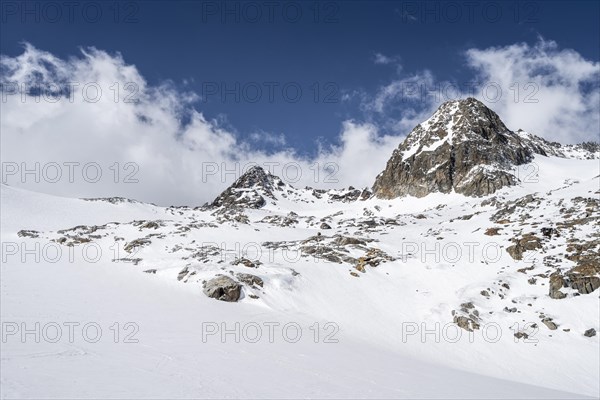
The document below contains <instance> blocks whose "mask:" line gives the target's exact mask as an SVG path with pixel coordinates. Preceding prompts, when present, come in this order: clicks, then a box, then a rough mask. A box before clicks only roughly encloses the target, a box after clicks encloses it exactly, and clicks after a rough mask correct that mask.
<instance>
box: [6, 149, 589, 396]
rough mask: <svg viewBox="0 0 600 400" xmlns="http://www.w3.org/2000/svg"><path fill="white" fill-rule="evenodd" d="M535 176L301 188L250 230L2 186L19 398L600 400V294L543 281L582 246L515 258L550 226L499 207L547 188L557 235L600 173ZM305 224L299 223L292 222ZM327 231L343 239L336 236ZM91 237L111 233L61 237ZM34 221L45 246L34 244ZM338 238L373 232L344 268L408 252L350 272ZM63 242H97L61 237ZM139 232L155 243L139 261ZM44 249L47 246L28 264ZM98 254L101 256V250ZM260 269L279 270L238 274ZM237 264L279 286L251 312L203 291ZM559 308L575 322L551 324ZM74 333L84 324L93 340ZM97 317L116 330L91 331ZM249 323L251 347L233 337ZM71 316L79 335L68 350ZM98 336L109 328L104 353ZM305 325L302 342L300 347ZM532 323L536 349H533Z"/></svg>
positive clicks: (543, 162)
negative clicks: (368, 193)
mask: <svg viewBox="0 0 600 400" xmlns="http://www.w3.org/2000/svg"><path fill="white" fill-rule="evenodd" d="M519 168H520V169H521V170H520V171H519V172H520V173H521V176H520V177H521V178H522V179H521V180H522V181H523V183H522V184H521V185H520V186H518V187H512V188H506V189H504V190H502V191H500V192H498V193H496V195H495V196H490V197H488V198H487V199H474V198H467V197H464V196H462V195H457V194H446V195H444V194H432V195H429V196H427V197H425V198H421V199H418V200H417V199H414V198H411V197H404V198H399V199H395V200H378V199H374V198H371V199H368V200H365V201H353V202H339V201H331V199H330V195H329V194H327V195H325V196H323V197H322V198H321V199H319V198H316V197H315V196H314V195H312V194H311V192H310V191H309V190H300V189H289V188H286V190H288V195H287V196H286V197H285V198H283V197H281V196H279V195H278V197H277V200H271V199H269V200H268V202H267V205H266V206H265V207H263V208H260V209H256V210H243V211H241V212H240V213H241V214H242V215H243V216H244V217H245V218H247V223H244V222H243V221H242V222H240V221H236V220H232V219H228V218H229V217H230V216H229V215H228V214H227V213H221V214H219V213H218V212H215V211H214V210H212V209H192V208H179V209H177V208H165V207H158V206H154V205H149V204H143V203H137V202H126V201H125V202H116V204H112V203H110V202H106V201H84V200H79V199H66V198H59V197H53V196H48V195H45V194H40V193H34V192H28V191H24V190H20V189H16V188H13V187H8V186H2V197H1V200H2V209H1V210H2V219H1V226H2V232H1V233H2V242H3V262H2V267H1V268H2V269H1V279H0V281H1V287H2V303H1V304H2V310H1V319H2V330H3V337H2V359H1V369H2V375H1V386H2V390H1V391H2V393H1V395H2V398H17V397H18V398H31V397H33V398H56V397H60V398H98V397H103V398H104V397H107V398H130V397H135V398H167V397H173V398H198V397H202V398H225V397H235V398H240V397H243V398H248V397H252V398H271V397H273V398H275V397H277V398H298V397H317V398H325V397H326V398H367V397H368V398H580V397H581V398H583V397H596V398H597V397H598V396H599V395H600V389H599V385H598V380H597V377H598V376H599V375H600V360H599V356H598V354H599V342H598V336H595V337H585V336H583V332H584V331H585V330H586V329H588V328H595V329H596V330H600V327H599V321H598V315H599V314H600V307H599V302H598V292H597V291H596V292H594V293H591V294H588V295H581V296H576V295H574V294H572V293H569V296H568V298H566V299H563V300H555V299H551V298H549V297H548V295H547V293H548V284H547V283H546V284H545V285H542V283H541V282H542V281H544V279H543V278H538V280H539V282H538V283H537V284H535V285H532V284H528V283H527V278H528V277H529V276H532V277H533V275H532V274H533V273H534V272H540V273H542V272H544V271H543V270H544V265H543V264H542V263H541V262H540V259H541V257H542V256H544V257H546V256H552V255H557V256H558V254H559V253H560V251H562V249H563V248H564V246H565V243H563V242H564V240H565V238H564V237H561V238H558V239H552V240H555V241H553V242H552V241H551V242H549V243H548V245H547V246H546V245H545V247H544V249H543V251H540V252H538V253H535V252H530V253H532V254H530V257H527V258H525V259H524V260H522V261H515V260H513V259H512V258H511V257H509V256H508V255H507V253H506V251H505V249H506V247H507V246H508V245H510V243H511V242H510V239H511V238H512V237H513V236H514V235H518V234H521V233H523V232H524V231H527V230H528V229H535V230H536V231H537V230H538V229H539V227H538V226H537V225H536V226H535V227H534V226H532V224H531V222H522V221H523V220H521V222H520V223H519V220H518V219H517V218H516V217H515V218H512V219H511V222H510V223H505V224H502V225H494V222H492V220H491V217H492V215H493V214H494V213H495V212H497V209H496V208H494V207H493V206H492V205H490V204H486V203H483V202H484V201H485V200H490V199H491V198H495V199H496V200H497V201H501V202H510V201H514V200H517V199H520V198H522V197H523V196H526V195H528V194H532V193H537V194H538V195H539V197H540V198H541V199H542V200H540V201H543V203H542V204H541V205H540V206H539V207H537V209H536V208H532V209H531V210H530V209H528V210H527V212H528V213H529V214H532V215H533V216H532V218H531V219H533V220H535V221H537V222H539V223H540V224H542V225H540V226H545V225H543V224H550V225H552V224H554V223H555V222H556V220H557V218H558V217H559V216H560V215H561V214H560V209H561V208H564V207H567V206H569V205H572V206H573V207H575V208H577V207H580V205H579V204H580V203H577V201H576V200H573V199H576V198H578V197H583V198H587V197H596V198H597V197H598V194H597V193H598V188H599V180H598V175H599V173H600V171H599V170H598V161H597V160H571V159H560V158H555V157H541V156H539V157H536V159H535V160H534V162H533V163H532V164H530V165H528V166H521V167H519ZM482 203H483V204H482ZM217 211H218V210H217ZM518 211H519V210H517V211H516V212H518ZM581 211H582V212H583V211H584V210H581ZM292 212H293V214H291V213H292ZM516 212H515V215H517V214H516ZM595 213H596V214H597V210H595ZM225 217H227V218H225ZM265 217H267V218H266V219H265ZM286 217H287V218H289V219H290V220H291V221H292V222H289V221H287V222H285V223H283V222H282V221H283V220H284V219H285V218H286ZM223 218H225V219H223ZM134 221H143V222H140V223H137V222H134ZM293 221H296V222H293ZM371 221H374V222H371ZM526 221H530V220H526ZM147 222H155V223H156V225H146V223H147ZM288 222H289V224H288ZM322 222H326V223H328V224H329V225H330V226H331V228H332V229H321V228H320V224H321V223H322ZM105 224H106V225H105ZM79 225H86V226H88V227H89V226H93V225H96V226H97V227H98V228H97V230H94V231H93V232H89V230H87V229H86V228H78V229H75V230H73V231H65V232H59V231H60V230H64V229H68V228H73V227H76V226H79ZM492 226H501V227H502V229H501V230H500V234H499V235H498V236H487V235H484V234H483V232H484V231H485V230H486V228H488V227H492ZM23 229H25V230H35V231H37V233H36V234H34V235H33V236H35V235H38V237H31V236H19V235H18V234H17V232H19V231H20V230H23ZM576 229H578V230H577V231H576V234H577V235H579V236H581V237H586V236H593V235H595V234H598V228H597V225H596V226H594V225H589V224H588V225H582V226H579V227H577V228H576ZM318 232H320V233H321V236H320V238H319V239H314V240H316V241H317V242H318V241H319V240H321V241H322V243H325V244H327V243H330V242H331V241H334V240H336V239H335V238H336V236H334V235H341V236H344V237H351V238H361V239H368V240H373V241H366V242H365V244H364V245H357V246H352V245H350V246H341V247H340V248H341V249H343V251H341V254H342V255H343V256H346V255H347V256H348V257H352V258H356V259H358V258H360V257H361V256H362V257H364V256H365V254H366V252H367V251H368V250H369V249H373V248H377V249H379V250H381V251H383V252H384V253H386V254H387V255H389V256H390V257H393V258H395V259H394V260H388V261H386V260H382V261H381V263H380V264H379V265H377V267H367V269H366V271H365V272H364V273H360V272H359V273H356V270H355V269H354V268H353V266H352V265H350V264H348V263H346V262H343V263H337V262H332V261H329V260H327V259H323V258H320V257H313V256H310V255H309V256H306V254H302V251H303V250H302V249H306V247H304V246H307V243H308V244H309V245H310V243H313V242H312V241H311V240H312V239H310V238H313V237H314V236H315V235H316V234H317V233H318ZM69 235H71V236H69ZM61 237H69V238H70V239H69V240H71V239H72V238H73V237H75V238H87V239H90V242H83V243H82V244H78V245H75V246H72V247H69V246H64V245H57V244H56V243H57V242H56V241H57V240H59V239H60V238H61ZM139 238H147V239H148V240H149V243H148V244H146V245H143V246H141V248H139V249H137V248H136V249H135V251H134V252H132V253H128V252H127V251H125V250H124V247H125V244H126V243H131V242H132V241H133V240H135V239H139ZM305 241H308V242H305ZM36 243H38V244H39V250H38V251H35V250H34V251H32V252H30V253H31V254H28V253H27V251H26V250H27V249H35V245H36ZM269 243H271V244H269ZM282 243H283V244H282ZM465 243H470V244H472V245H471V246H475V247H474V248H475V249H476V250H475V251H473V253H472V254H471V253H469V251H468V250H469V247H468V246H469V245H466V244H465ZM15 245H16V246H17V248H16V250H15V247H14V246H15ZM486 245H489V246H488V247H489V248H493V249H495V248H496V247H498V248H500V249H501V251H500V253H499V254H500V258H498V259H496V257H495V256H493V257H492V258H493V260H492V261H490V260H491V257H490V256H489V254H487V253H484V252H482V251H481V249H482V248H484V247H485V246H486ZM6 246H13V247H6ZM86 246H87V248H88V249H91V250H100V252H101V253H100V254H99V256H98V257H96V256H95V255H94V253H93V251H92V255H90V254H85V253H84V252H83V248H85V247H86ZM210 246H213V247H216V248H217V250H218V251H216V253H210V251H209V250H208V249H210V248H211V247H210ZM415 246H416V247H415ZM436 246H438V247H436ZM552 246H554V248H553V247H552ZM219 248H220V249H219ZM56 249H61V251H62V253H61V254H60V256H58V257H54V255H53V253H51V251H56ZM286 249H287V250H289V251H290V252H289V253H286ZM432 249H433V250H432ZM436 249H437V250H436ZM444 249H447V250H448V252H449V253H445V251H446V250H444ZM453 249H454V250H455V249H459V250H460V251H461V254H460V256H458V257H454V256H452V255H451V251H452V250H453ZM213 250H214V249H213ZM224 250H225V251H224ZM252 252H254V253H252ZM344 252H345V253H344ZM249 253H252V254H251V255H249ZM542 253H543V254H542ZM555 253H556V254H555ZM298 254H300V256H297V255H298ZM35 255H41V256H40V259H39V260H36V259H35ZM240 257H247V258H249V259H252V260H259V261H260V262H261V263H262V264H260V265H259V266H257V268H248V267H246V266H244V265H241V264H237V265H232V264H231V261H234V260H235V259H237V258H240ZM56 258H58V260H57V261H56V262H51V261H54V260H55V259H56ZM123 259H125V261H128V262H124V260H123ZM133 259H139V260H138V261H137V262H133V261H132V260H133ZM568 263H569V262H567V261H565V264H564V267H565V268H567V267H569V266H570V264H568ZM185 268H187V270H186V272H185V273H183V274H182V270H183V269H185ZM523 268H531V270H526V271H525V272H519V270H520V269H523ZM151 270H155V271H154V273H144V271H151ZM229 271H232V273H240V272H248V273H251V274H255V275H257V276H260V278H261V279H262V280H263V281H264V286H263V287H260V288H259V287H256V286H254V287H249V286H244V289H243V296H242V298H241V299H240V301H239V302H237V303H226V302H221V301H216V300H214V299H211V298H208V297H206V296H205V295H204V294H203V293H202V281H203V280H208V279H210V278H212V277H213V276H215V274H217V273H223V274H229ZM351 272H353V273H354V275H352V274H351ZM355 275H356V276H355ZM178 278H180V279H178ZM546 282H547V281H546ZM503 284H506V286H508V287H509V288H506V287H505V286H503ZM482 290H488V291H489V292H491V294H490V296H489V298H488V297H485V296H482V295H481V294H480V292H481V291H482ZM251 295H252V296H256V297H257V298H253V297H252V296H251ZM469 302H470V303H472V304H473V307H474V309H476V310H478V312H479V314H480V316H481V324H482V329H478V330H474V331H473V332H468V331H466V330H463V329H460V328H457V326H456V324H454V323H453V316H452V311H453V310H454V311H457V312H460V311H459V310H460V308H461V305H462V304H464V303H469ZM505 307H506V308H509V309H510V308H512V307H516V308H518V311H514V312H510V311H503V309H504V308H505ZM540 315H545V316H551V317H553V319H554V321H555V322H556V323H557V324H558V325H559V329H557V330H549V329H547V328H546V326H545V325H544V324H542V323H541V322H540V321H541V320H540ZM36 322H39V323H40V329H39V332H40V335H39V336H40V340H39V343H37V342H36V338H35V334H33V333H30V334H28V335H25V336H24V337H23V336H22V335H21V333H22V331H23V328H27V329H30V330H33V331H35V324H36ZM68 323H77V324H79V325H77V326H75V327H74V334H73V338H72V339H73V340H71V338H69V331H68V328H67V325H65V324H68ZM86 323H88V324H90V323H94V324H97V325H93V326H92V327H91V328H90V329H89V330H88V331H87V332H86V333H87V335H85V334H84V332H83V329H82V327H83V326H84V324H86ZM115 323H118V324H119V325H118V327H116V325H114V324H115ZM128 323H129V325H127V324H128ZM236 323H239V325H240V329H239V332H240V334H239V336H240V337H239V340H236V337H235V334H234V333H232V332H230V333H228V334H226V335H225V336H224V337H222V336H221V334H220V333H221V332H222V331H223V329H222V328H227V329H230V330H231V331H235V330H236V329H235V327H236ZM527 323H535V324H536V325H537V327H535V328H531V327H529V328H526V327H525V325H526V324H527ZM23 324H24V325H23ZM56 324H58V325H59V326H60V327H61V333H62V336H61V337H60V338H59V339H58V340H56V342H55V343H52V341H53V340H50V339H54V337H55V335H54V332H55V330H56ZM223 324H224V325H223ZM276 324H279V325H276ZM286 324H288V325H286ZM296 324H297V325H296ZM315 324H318V327H317V325H315ZM515 324H518V327H517V328H516V330H515V328H514V327H515ZM98 326H99V327H100V328H101V329H102V335H101V337H100V338H99V339H98V341H97V342H95V343H92V341H93V340H90V339H95V328H94V327H98ZM257 326H258V327H259V329H260V332H261V334H262V335H261V336H260V338H258V340H256V338H255V335H254V333H255V332H257ZM269 326H272V327H273V331H272V335H269V328H268V327H269ZM284 326H288V327H291V329H287V330H284ZM298 326H299V327H300V328H301V329H302V334H301V336H300V338H299V340H298V341H297V342H295V343H292V342H293V341H294V340H293V339H294V337H295V336H296V335H295V333H296V332H297V327H298ZM44 327H45V330H44ZM111 327H112V329H111ZM216 328H218V329H219V330H220V331H219V332H218V333H216V334H213V335H207V330H208V329H216ZM311 328H312V329H311ZM14 329H18V331H17V332H12V330H14ZM565 329H566V330H567V331H566V330H565ZM115 331H117V332H118V333H119V335H118V338H116V337H115ZM517 331H519V332H520V331H527V332H528V333H529V338H528V339H520V340H517V338H515V336H514V333H515V332H517ZM315 332H318V336H316V333H315ZM457 335H460V336H459V337H458V338H457ZM270 336H272V337H270ZM135 341H137V342H135ZM253 341H256V343H252V342H253ZM115 342H116V343H115ZM238 342H239V343H238Z"/></svg>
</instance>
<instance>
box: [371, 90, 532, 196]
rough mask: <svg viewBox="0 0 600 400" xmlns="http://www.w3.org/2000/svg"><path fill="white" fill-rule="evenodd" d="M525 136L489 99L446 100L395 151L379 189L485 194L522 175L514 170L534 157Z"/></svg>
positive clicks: (389, 192)
mask: <svg viewBox="0 0 600 400" xmlns="http://www.w3.org/2000/svg"><path fill="white" fill-rule="evenodd" d="M532 156H533V151H532V150H531V149H530V148H528V147H527V146H526V145H525V144H524V139H523V138H522V137H521V136H520V135H518V134H516V133H514V132H512V131H510V130H509V129H508V128H507V127H506V126H505V125H504V123H503V122H502V121H501V120H500V117H498V115H497V114H496V113H495V112H493V111H492V110H490V109H489V108H487V107H486V106H485V105H484V104H483V103H481V102H480V101H478V100H476V99H474V98H468V99H465V100H452V101H448V102H446V103H444V104H442V105H441V106H440V107H439V109H438V110H437V111H436V112H435V114H434V115H433V116H432V117H431V118H429V119H428V120H427V121H425V122H423V123H421V124H419V125H418V126H417V127H416V128H415V129H413V131H412V132H411V133H410V134H409V135H408V136H407V138H406V139H405V140H404V142H403V143H402V144H400V146H399V147H398V148H397V149H396V150H395V151H394V153H393V155H392V157H391V158H390V160H389V161H388V163H387V166H386V168H385V170H384V171H383V172H382V173H381V174H379V175H378V176H377V179H376V180H375V184H374V185H373V192H374V193H375V195H376V196H377V197H379V198H386V199H391V198H395V197H398V196H404V195H412V196H416V197H423V196H426V195H428V194H429V193H433V192H442V193H449V192H451V191H455V192H457V193H462V194H465V195H467V196H484V195H488V194H491V193H494V192H495V191H496V190H498V189H500V188H502V187H504V186H509V185H515V184H516V183H517V182H518V178H517V177H515V176H514V175H513V174H512V172H511V169H512V167H513V166H515V165H521V164H525V163H528V162H530V161H531V160H532Z"/></svg>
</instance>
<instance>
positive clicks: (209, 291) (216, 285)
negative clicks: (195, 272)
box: [204, 275, 242, 301]
mask: <svg viewBox="0 0 600 400" xmlns="http://www.w3.org/2000/svg"><path fill="white" fill-rule="evenodd" d="M241 293H242V285H240V284H239V283H238V282H236V281H234V280H233V279H231V278H230V277H228V276H225V275H219V276H216V277H214V278H213V279H211V280H209V281H208V282H206V283H205V284H204V294H205V295H207V296H208V297H212V298H213V299H217V300H221V301H238V300H239V299H240V295H241Z"/></svg>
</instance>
